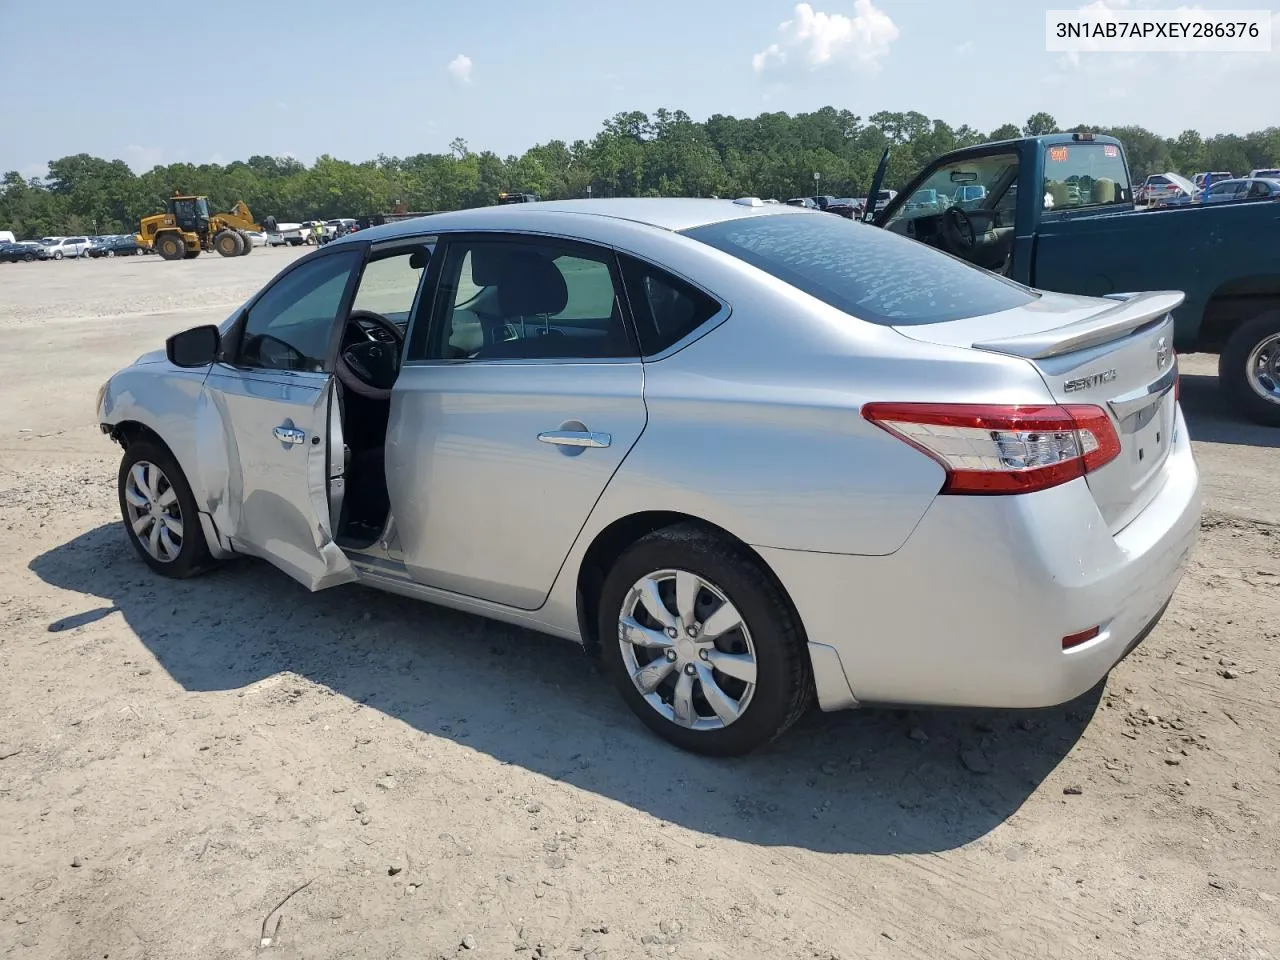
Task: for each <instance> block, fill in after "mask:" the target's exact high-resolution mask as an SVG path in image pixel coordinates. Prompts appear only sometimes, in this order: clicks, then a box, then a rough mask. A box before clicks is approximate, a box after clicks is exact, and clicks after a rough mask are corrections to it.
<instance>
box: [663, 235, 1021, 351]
mask: <svg viewBox="0 0 1280 960" xmlns="http://www.w3.org/2000/svg"><path fill="white" fill-rule="evenodd" d="M684 234H685V236H688V237H691V238H692V239H694V240H700V241H702V242H703V243H705V244H708V245H709V246H712V247H715V248H716V249H717V250H722V251H723V252H725V253H728V254H731V255H732V256H735V257H737V258H738V259H740V260H744V261H746V262H747V263H749V264H751V265H752V266H753V267H757V268H759V269H760V270H763V271H764V272H765V273H768V274H770V275H772V276H774V277H777V278H778V279H779V280H782V281H784V282H785V283H789V284H791V286H793V287H795V288H796V289H797V290H801V291H803V292H805V293H807V294H809V295H810V296H812V297H816V298H817V299H819V300H821V301H822V302H823V303H826V304H829V305H830V306H833V307H835V308H836V309H837V310H843V311H844V312H845V313H847V314H849V315H850V316H854V317H857V318H858V319H859V320H866V321H868V322H869V323H877V324H883V325H887V326H911V325H915V324H924V323H945V322H947V321H949V320H963V319H965V318H966V317H977V316H981V315H983V314H987V313H998V312H1000V311H1002V310H1012V309H1013V308H1014V307H1020V306H1023V305H1024V304H1027V303H1030V302H1032V301H1033V300H1034V299H1035V298H1036V295H1035V294H1034V293H1032V292H1031V291H1029V290H1027V289H1026V288H1025V287H1021V286H1018V285H1017V284H1014V283H1011V282H1009V281H1007V280H1004V279H1002V278H1000V277H997V276H996V275H995V274H993V273H988V272H987V271H985V270H980V269H979V268H977V267H973V266H970V265H969V264H967V263H964V262H963V261H960V260H957V259H955V258H953V257H949V256H947V255H946V254H945V253H940V252H939V251H937V250H935V249H933V248H932V247H929V246H926V245H925V244H923V243H919V242H917V241H915V240H908V239H907V238H906V237H901V236H898V235H897V234H895V233H892V232H891V231H888V230H882V229H880V228H878V227H871V226H867V225H865V224H861V223H856V222H854V221H852V220H846V219H844V217H833V216H830V215H826V216H819V215H816V214H808V215H806V214H790V215H787V214H782V215H777V216H763V215H762V216H755V217H746V218H741V219H734V220H728V221H725V222H723V223H712V224H707V225H705V226H701V227H694V228H692V229H690V230H686V231H684Z"/></svg>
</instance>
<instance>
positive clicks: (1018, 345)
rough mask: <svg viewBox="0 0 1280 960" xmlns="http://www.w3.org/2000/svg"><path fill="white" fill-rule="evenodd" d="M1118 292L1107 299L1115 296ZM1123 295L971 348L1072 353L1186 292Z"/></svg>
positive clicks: (1139, 323) (1176, 303)
mask: <svg viewBox="0 0 1280 960" xmlns="http://www.w3.org/2000/svg"><path fill="white" fill-rule="evenodd" d="M1120 296H1122V295H1120V294H1117V295H1114V296H1112V297H1110V298H1109V299H1119V297H1120ZM1123 296H1125V299H1123V300H1121V302H1120V303H1118V304H1116V305H1115V306H1114V307H1108V308H1107V309H1105V310H1103V311H1102V312H1100V313H1095V314H1094V315H1093V316H1091V317H1085V318H1084V319H1083V320H1077V321H1076V322H1075V323H1069V324H1067V325H1066V326H1065V327H1055V328H1053V329H1051V330H1043V331H1041V332H1039V333H1026V334H1022V335H1021V336H1017V337H1006V338H1005V339H1003V340H984V341H983V342H981V343H975V344H974V345H973V347H974V349H975V350H989V351H991V352H992V353H1004V354H1008V355H1010V356H1014V357H1023V358H1024V359H1027V360H1045V359H1047V358H1049V357H1057V356H1061V355H1062V354H1064V353H1074V352H1075V351H1076V350H1084V349H1085V348H1086V347H1094V346H1097V345H1098V344H1100V343H1108V342H1110V341H1112V340H1116V339H1119V338H1120V337H1122V336H1124V335H1125V334H1127V333H1131V332H1132V331H1134V330H1137V329H1138V328H1139V327H1143V326H1146V325H1147V324H1148V323H1151V322H1152V321H1153V320H1158V319H1159V318H1160V317H1162V316H1165V315H1167V314H1169V313H1171V312H1172V311H1174V310H1176V309H1178V307H1180V306H1181V305H1182V301H1184V300H1185V299H1186V298H1187V295H1186V294H1185V293H1183V292H1182V291H1181V290H1157V291H1154V292H1152V293H1136V294H1132V295H1123Z"/></svg>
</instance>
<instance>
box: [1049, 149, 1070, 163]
mask: <svg viewBox="0 0 1280 960" xmlns="http://www.w3.org/2000/svg"><path fill="white" fill-rule="evenodd" d="M1049 159H1050V160H1052V161H1053V162H1054V163H1066V162H1067V148H1066V147H1050V148H1049Z"/></svg>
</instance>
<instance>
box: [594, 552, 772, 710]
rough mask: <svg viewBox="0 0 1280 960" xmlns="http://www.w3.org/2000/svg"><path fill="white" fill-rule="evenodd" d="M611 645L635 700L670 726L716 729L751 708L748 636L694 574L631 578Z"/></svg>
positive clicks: (711, 587) (717, 593)
mask: <svg viewBox="0 0 1280 960" xmlns="http://www.w3.org/2000/svg"><path fill="white" fill-rule="evenodd" d="M618 645H619V646H620V647H621V648H622V661H623V664H624V665H625V667H626V670H627V672H628V673H629V674H630V676H631V682H632V683H633V684H635V687H636V689H637V690H639V691H640V694H641V696H643V697H644V699H645V701H646V702H647V703H648V704H649V706H651V707H652V708H653V709H654V710H656V711H657V712H658V713H659V714H660V715H661V716H663V717H665V718H666V719H667V720H670V721H671V722H672V723H674V724H676V725H677V726H681V727H685V728H688V729H691V730H718V729H720V728H722V727H727V726H728V725H729V724H731V723H733V722H734V721H735V720H737V719H738V718H739V717H741V716H742V715H743V713H744V712H746V709H747V707H748V706H749V705H750V703H751V696H752V694H753V693H754V692H755V688H756V667H757V664H756V654H755V647H754V646H753V645H752V642H751V633H750V631H748V629H747V625H746V624H745V623H744V622H743V620H742V616H741V615H740V614H739V613H738V610H737V608H736V607H734V605H733V604H732V603H730V602H729V599H728V597H726V596H725V595H724V592H723V591H722V590H720V588H718V587H717V586H716V585H715V584H713V583H710V582H709V581H707V580H705V579H703V578H702V577H699V576H697V575H696V574H693V573H689V572H688V571H686V570H659V571H657V572H655V573H651V574H649V575H648V576H646V577H642V578H641V579H639V580H637V581H636V582H635V583H634V584H633V585H632V587H631V589H630V590H629V591H628V592H627V596H626V599H625V600H623V603H622V610H621V615H620V616H619V618H618Z"/></svg>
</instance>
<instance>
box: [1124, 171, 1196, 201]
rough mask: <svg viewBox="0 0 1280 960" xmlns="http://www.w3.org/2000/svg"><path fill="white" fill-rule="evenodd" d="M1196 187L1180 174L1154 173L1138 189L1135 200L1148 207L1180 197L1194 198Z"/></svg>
mask: <svg viewBox="0 0 1280 960" xmlns="http://www.w3.org/2000/svg"><path fill="white" fill-rule="evenodd" d="M1195 195H1196V185H1195V184H1194V183H1192V182H1191V181H1190V180H1188V179H1187V178H1186V177H1184V176H1183V175H1182V174H1180V173H1170V172H1166V173H1153V174H1151V176H1149V177H1147V179H1146V180H1145V181H1144V182H1143V184H1142V186H1140V187H1139V188H1138V193H1137V196H1136V197H1134V199H1135V200H1136V201H1137V202H1138V203H1145V204H1147V205H1148V206H1150V205H1151V204H1156V203H1163V202H1165V201H1168V200H1177V199H1178V198H1180V197H1194V196H1195Z"/></svg>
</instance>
